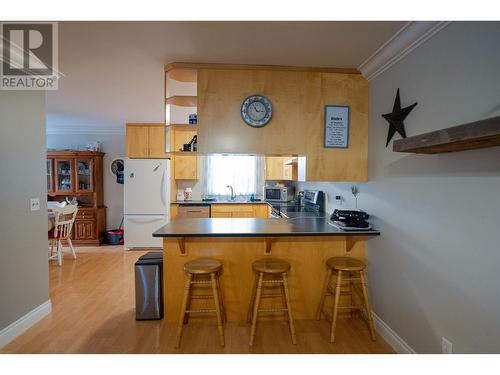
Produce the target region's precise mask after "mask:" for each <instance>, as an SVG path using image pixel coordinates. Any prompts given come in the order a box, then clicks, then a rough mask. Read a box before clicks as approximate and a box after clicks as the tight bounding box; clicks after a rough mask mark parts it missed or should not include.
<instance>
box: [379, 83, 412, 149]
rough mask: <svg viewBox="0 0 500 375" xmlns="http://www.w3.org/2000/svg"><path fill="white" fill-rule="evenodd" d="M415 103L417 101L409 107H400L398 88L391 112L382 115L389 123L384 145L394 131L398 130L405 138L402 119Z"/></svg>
mask: <svg viewBox="0 0 500 375" xmlns="http://www.w3.org/2000/svg"><path fill="white" fill-rule="evenodd" d="M417 104H418V103H416V102H415V103H413V104H412V105H410V106H409V107H405V108H401V100H400V99H399V89H398V92H397V94H396V99H395V100H394V106H393V107H392V113H386V114H385V115H382V117H383V118H385V119H386V120H387V122H388V123H389V131H388V133H387V142H386V143H385V147H387V145H388V144H389V142H390V141H391V139H392V137H393V136H394V134H396V132H398V133H399V135H400V136H401V137H403V138H406V131H405V124H404V120H405V118H406V116H408V115H409V114H410V112H411V110H412V109H413V108H415V106H416V105H417Z"/></svg>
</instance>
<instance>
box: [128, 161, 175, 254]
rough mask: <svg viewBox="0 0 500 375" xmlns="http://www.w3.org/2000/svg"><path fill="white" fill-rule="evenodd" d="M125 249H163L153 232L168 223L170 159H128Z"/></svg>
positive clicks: (159, 239) (160, 240)
mask: <svg viewBox="0 0 500 375" xmlns="http://www.w3.org/2000/svg"><path fill="white" fill-rule="evenodd" d="M123 210H124V214H125V219H124V229H125V238H124V242H125V249H127V250H128V249H133V248H161V247H162V245H163V243H162V239H161V238H153V236H152V234H153V232H154V231H156V230H157V229H159V228H160V227H162V226H163V225H165V224H167V223H168V222H169V216H170V160H167V159H128V158H126V159H125V169H124V204H123Z"/></svg>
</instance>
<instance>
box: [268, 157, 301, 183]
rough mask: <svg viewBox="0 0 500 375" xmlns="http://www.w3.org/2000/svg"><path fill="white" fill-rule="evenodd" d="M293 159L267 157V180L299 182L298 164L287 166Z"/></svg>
mask: <svg viewBox="0 0 500 375" xmlns="http://www.w3.org/2000/svg"><path fill="white" fill-rule="evenodd" d="M292 159H293V158H291V157H284V156H267V157H266V180H293V181H295V180H297V163H295V164H287V165H286V164H285V163H286V162H287V161H291V160H292Z"/></svg>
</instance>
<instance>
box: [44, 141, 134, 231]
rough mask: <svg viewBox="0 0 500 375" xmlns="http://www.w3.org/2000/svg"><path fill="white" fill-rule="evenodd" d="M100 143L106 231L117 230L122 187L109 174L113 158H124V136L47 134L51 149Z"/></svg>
mask: <svg viewBox="0 0 500 375" xmlns="http://www.w3.org/2000/svg"><path fill="white" fill-rule="evenodd" d="M93 142H101V144H102V151H103V152H105V153H106V155H104V171H103V179H104V205H105V206H106V207H107V210H106V225H107V229H113V228H118V226H119V225H120V221H121V219H122V217H123V185H120V184H117V183H116V179H114V178H113V176H112V175H111V173H110V172H109V165H110V163H111V161H112V160H113V159H114V158H117V157H121V158H123V157H124V156H125V134H50V133H49V134H47V147H48V148H51V149H65V148H77V147H78V146H85V145H86V144H88V143H93Z"/></svg>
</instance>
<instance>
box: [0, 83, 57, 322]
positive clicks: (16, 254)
mask: <svg viewBox="0 0 500 375" xmlns="http://www.w3.org/2000/svg"><path fill="white" fill-rule="evenodd" d="M46 196H47V188H46V181H45V94H44V93H43V92H28V91H0V212H1V213H2V214H1V215H0V330H1V329H2V328H4V327H6V326H8V325H9V324H10V323H12V322H14V321H16V320H17V319H19V318H20V317H22V316H23V315H25V314H26V313H28V312H29V311H31V310H33V309H34V308H35V307H37V306H39V305H40V304H42V303H43V302H45V301H47V300H48V299H49V281H48V265H47V249H48V247H47V244H48V243H47V199H46ZM34 197H39V198H40V202H41V209H40V211H34V212H30V206H29V200H30V198H34Z"/></svg>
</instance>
